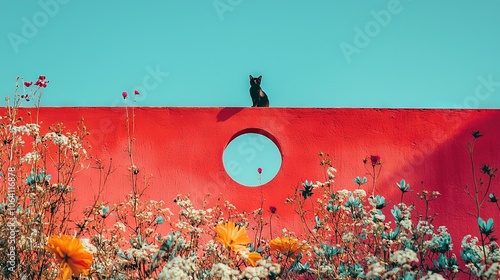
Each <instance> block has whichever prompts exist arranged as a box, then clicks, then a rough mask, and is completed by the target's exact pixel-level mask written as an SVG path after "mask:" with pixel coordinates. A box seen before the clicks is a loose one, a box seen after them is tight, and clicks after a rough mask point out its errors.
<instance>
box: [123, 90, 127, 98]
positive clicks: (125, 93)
mask: <svg viewBox="0 0 500 280" xmlns="http://www.w3.org/2000/svg"><path fill="white" fill-rule="evenodd" d="M122 96H123V99H127V97H128V93H127V92H126V91H124V92H122Z"/></svg>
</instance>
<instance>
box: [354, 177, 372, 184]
mask: <svg viewBox="0 0 500 280" xmlns="http://www.w3.org/2000/svg"><path fill="white" fill-rule="evenodd" d="M352 181H353V182H354V183H356V184H358V185H359V186H361V185H363V184H365V183H366V182H368V179H366V177H363V179H361V178H360V177H359V176H357V177H356V178H355V179H354V180H352Z"/></svg>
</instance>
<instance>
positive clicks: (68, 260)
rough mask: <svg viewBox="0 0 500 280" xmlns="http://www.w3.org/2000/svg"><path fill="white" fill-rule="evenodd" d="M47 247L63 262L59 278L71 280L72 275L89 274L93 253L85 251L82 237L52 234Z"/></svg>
mask: <svg viewBox="0 0 500 280" xmlns="http://www.w3.org/2000/svg"><path fill="white" fill-rule="evenodd" d="M47 243H48V245H47V246H45V249H46V250H48V251H51V252H52V253H54V254H55V255H56V258H57V262H58V263H60V264H61V270H60V272H59V279H61V280H71V275H75V276H79V275H80V274H81V273H83V274H84V275H88V273H89V272H88V270H89V269H90V265H91V264H92V254H90V253H89V252H87V251H85V249H84V248H83V245H82V242H81V241H80V239H78V238H75V237H73V236H68V235H62V236H60V237H59V236H51V237H49V240H48V241H47Z"/></svg>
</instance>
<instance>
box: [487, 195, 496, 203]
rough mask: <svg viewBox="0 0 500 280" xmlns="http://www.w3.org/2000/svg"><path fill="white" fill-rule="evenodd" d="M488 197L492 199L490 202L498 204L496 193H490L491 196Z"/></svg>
mask: <svg viewBox="0 0 500 280" xmlns="http://www.w3.org/2000/svg"><path fill="white" fill-rule="evenodd" d="M488 197H489V198H490V202H493V203H496V202H498V198H497V197H496V196H495V194H494V193H490V194H489V195H488Z"/></svg>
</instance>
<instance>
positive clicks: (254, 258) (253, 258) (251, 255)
mask: <svg viewBox="0 0 500 280" xmlns="http://www.w3.org/2000/svg"><path fill="white" fill-rule="evenodd" d="M239 252H240V254H241V256H242V257H243V258H245V259H246V260H247V261H248V262H249V263H250V265H252V266H255V264H256V263H257V262H258V261H259V260H261V259H262V256H261V255H260V254H259V253H257V252H250V251H249V250H248V249H245V250H241V251H239Z"/></svg>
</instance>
